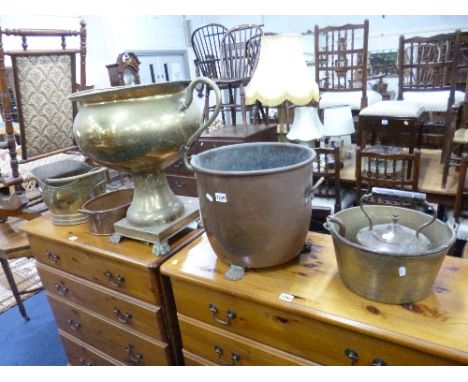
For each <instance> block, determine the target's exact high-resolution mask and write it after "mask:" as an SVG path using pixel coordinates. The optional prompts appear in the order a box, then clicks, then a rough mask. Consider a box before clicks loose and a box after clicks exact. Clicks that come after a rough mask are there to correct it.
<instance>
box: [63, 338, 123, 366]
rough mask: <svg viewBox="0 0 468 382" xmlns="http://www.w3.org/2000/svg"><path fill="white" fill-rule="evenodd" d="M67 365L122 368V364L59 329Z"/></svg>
mask: <svg viewBox="0 0 468 382" xmlns="http://www.w3.org/2000/svg"><path fill="white" fill-rule="evenodd" d="M59 334H60V339H61V340H62V343H63V347H64V349H65V354H66V355H67V359H68V363H69V364H70V365H72V366H123V365H124V364H123V363H121V362H118V361H117V360H115V359H113V358H111V357H109V356H108V355H106V354H104V353H102V352H100V351H99V350H97V349H94V348H91V347H90V346H89V345H87V344H85V343H84V342H82V341H80V340H77V339H76V338H73V337H72V336H70V335H69V334H67V333H66V332H64V331H63V330H60V329H59Z"/></svg>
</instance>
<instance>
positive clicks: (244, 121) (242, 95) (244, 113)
mask: <svg viewBox="0 0 468 382" xmlns="http://www.w3.org/2000/svg"><path fill="white" fill-rule="evenodd" d="M240 102H241V114H242V124H243V126H244V129H246V128H247V111H246V110H245V91H244V86H243V85H241V87H240Z"/></svg>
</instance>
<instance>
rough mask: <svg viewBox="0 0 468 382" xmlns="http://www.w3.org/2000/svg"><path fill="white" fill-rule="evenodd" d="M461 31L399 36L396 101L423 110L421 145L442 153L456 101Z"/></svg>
mask: <svg viewBox="0 0 468 382" xmlns="http://www.w3.org/2000/svg"><path fill="white" fill-rule="evenodd" d="M459 49H460V31H459V30H457V31H455V32H454V33H446V34H439V35H435V36H430V37H407V36H400V41H399V50H398V82H399V83H398V100H408V101H414V102H418V103H420V104H422V105H423V106H424V108H425V113H426V122H425V123H424V126H423V143H424V144H425V145H426V146H430V145H433V146H434V147H437V148H441V149H442V150H444V149H445V147H444V146H445V135H446V132H447V128H448V126H449V123H450V118H451V113H450V111H451V107H452V105H453V104H454V102H455V100H456V95H457V94H458V93H457V94H456V92H455V91H456V84H457V70H458V69H457V67H458V61H459V56H460V53H459Z"/></svg>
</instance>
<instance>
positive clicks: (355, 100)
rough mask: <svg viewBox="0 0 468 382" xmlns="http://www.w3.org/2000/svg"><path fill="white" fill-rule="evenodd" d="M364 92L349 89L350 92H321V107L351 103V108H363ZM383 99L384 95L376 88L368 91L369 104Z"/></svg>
mask: <svg viewBox="0 0 468 382" xmlns="http://www.w3.org/2000/svg"><path fill="white" fill-rule="evenodd" d="M361 97H362V92H361V91H360V90H357V91H349V92H326V91H325V92H322V93H321V94H320V103H319V107H320V109H325V108H327V107H333V106H343V105H349V106H350V107H351V110H360V109H361ZM379 101H382V96H381V95H380V94H379V93H377V92H376V91H374V90H368V91H367V104H368V105H372V104H374V103H376V102H379Z"/></svg>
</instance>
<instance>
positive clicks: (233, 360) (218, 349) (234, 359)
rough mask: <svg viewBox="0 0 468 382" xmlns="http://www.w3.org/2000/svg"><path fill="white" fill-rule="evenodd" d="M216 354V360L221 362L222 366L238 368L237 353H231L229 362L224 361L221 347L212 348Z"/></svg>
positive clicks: (238, 355) (238, 357) (238, 358)
mask: <svg viewBox="0 0 468 382" xmlns="http://www.w3.org/2000/svg"><path fill="white" fill-rule="evenodd" d="M214 349H215V352H216V354H218V359H219V360H220V361H221V362H222V364H223V366H238V363H237V362H239V361H240V359H241V356H240V354H239V353H236V352H232V353H231V359H230V361H226V360H225V359H224V350H223V348H222V347H221V346H219V345H215V347H214Z"/></svg>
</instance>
